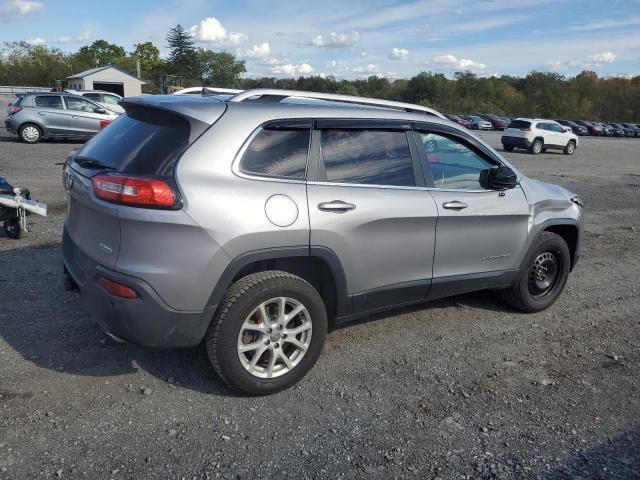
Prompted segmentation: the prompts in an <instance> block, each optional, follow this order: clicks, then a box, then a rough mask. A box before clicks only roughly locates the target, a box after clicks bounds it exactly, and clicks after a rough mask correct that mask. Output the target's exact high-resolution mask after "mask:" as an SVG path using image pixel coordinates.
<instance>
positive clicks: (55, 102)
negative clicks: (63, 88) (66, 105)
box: [35, 95, 62, 108]
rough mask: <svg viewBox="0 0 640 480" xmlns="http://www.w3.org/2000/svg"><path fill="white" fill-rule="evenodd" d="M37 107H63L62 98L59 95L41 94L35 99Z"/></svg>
mask: <svg viewBox="0 0 640 480" xmlns="http://www.w3.org/2000/svg"><path fill="white" fill-rule="evenodd" d="M35 103H36V106H37V107H43V108H62V98H60V97H59V96H57V95H40V96H38V97H36V100H35Z"/></svg>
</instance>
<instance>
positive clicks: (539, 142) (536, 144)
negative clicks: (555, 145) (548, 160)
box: [529, 138, 543, 155]
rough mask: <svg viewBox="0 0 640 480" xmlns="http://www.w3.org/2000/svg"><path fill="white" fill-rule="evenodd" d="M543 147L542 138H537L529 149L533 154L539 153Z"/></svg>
mask: <svg viewBox="0 0 640 480" xmlns="http://www.w3.org/2000/svg"><path fill="white" fill-rule="evenodd" d="M542 147H543V143H542V140H540V139H539V138H536V139H535V140H534V141H533V143H532V144H531V147H529V151H530V152H531V154H532V155H537V154H539V153H540V152H541V151H542Z"/></svg>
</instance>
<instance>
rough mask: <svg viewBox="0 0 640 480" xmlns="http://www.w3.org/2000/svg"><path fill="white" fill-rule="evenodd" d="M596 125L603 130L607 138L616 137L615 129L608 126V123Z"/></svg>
mask: <svg viewBox="0 0 640 480" xmlns="http://www.w3.org/2000/svg"><path fill="white" fill-rule="evenodd" d="M594 125H598V127H600V128H601V129H602V134H603V135H604V136H605V137H613V136H614V135H615V132H614V129H613V127H611V126H609V125H607V124H606V123H602V122H596V123H594Z"/></svg>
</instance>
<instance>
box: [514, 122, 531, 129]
mask: <svg viewBox="0 0 640 480" xmlns="http://www.w3.org/2000/svg"><path fill="white" fill-rule="evenodd" d="M509 128H531V122H527V121H525V120H511V123H510V124H509Z"/></svg>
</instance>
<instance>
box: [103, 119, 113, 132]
mask: <svg viewBox="0 0 640 480" xmlns="http://www.w3.org/2000/svg"><path fill="white" fill-rule="evenodd" d="M110 123H111V120H100V130H102V129H103V128H105V127H107V126H108V125H109V124H110Z"/></svg>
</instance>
